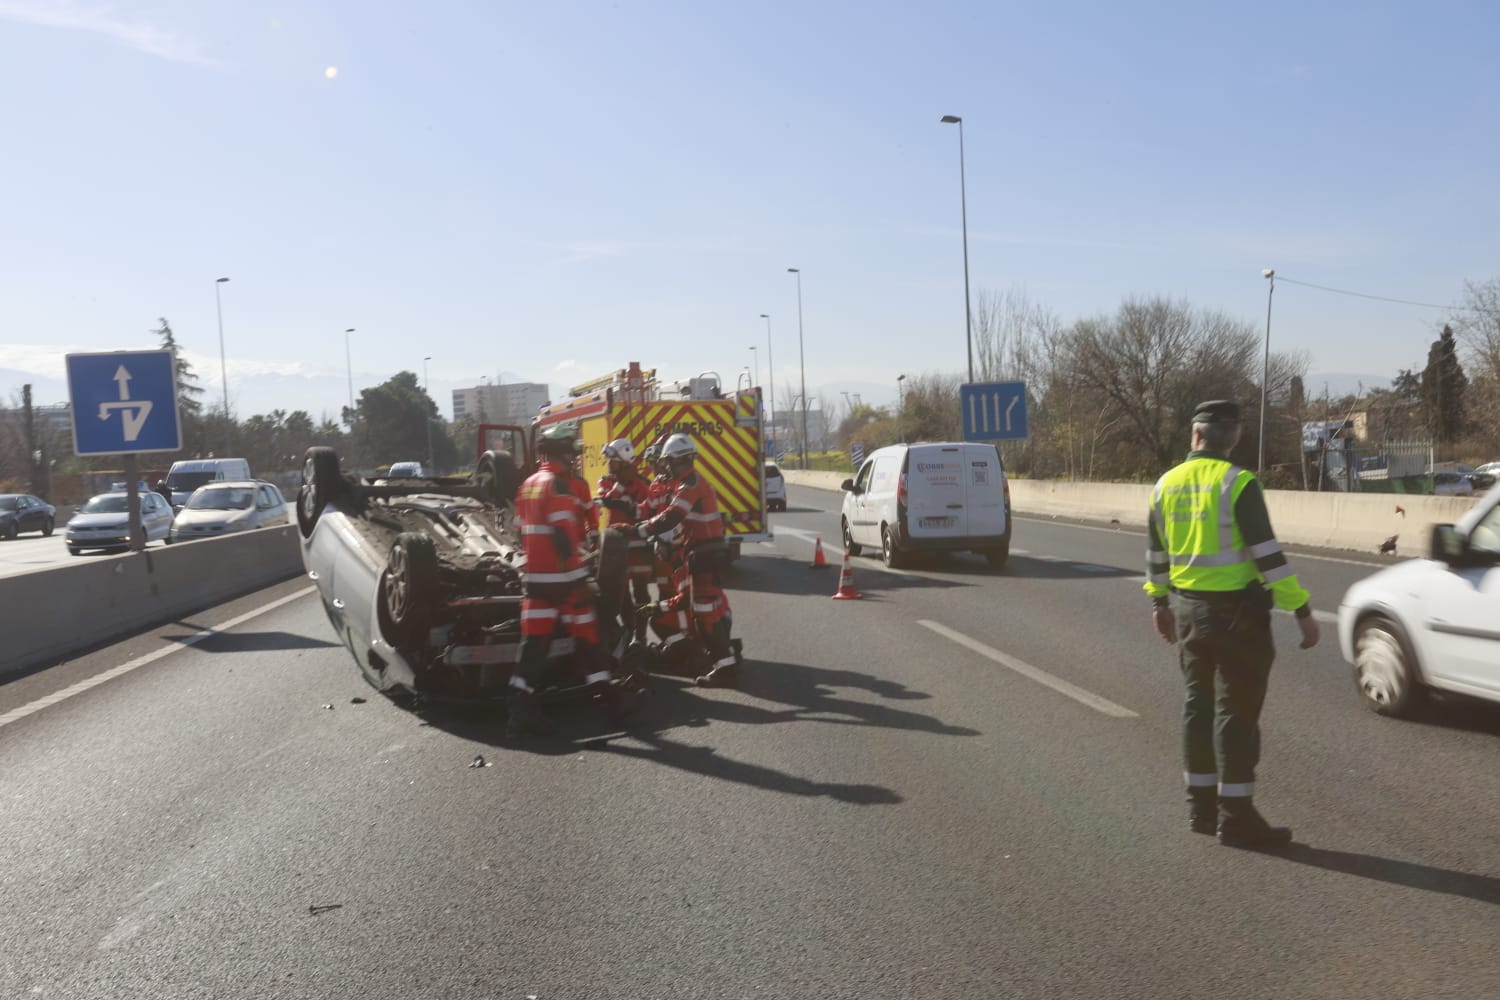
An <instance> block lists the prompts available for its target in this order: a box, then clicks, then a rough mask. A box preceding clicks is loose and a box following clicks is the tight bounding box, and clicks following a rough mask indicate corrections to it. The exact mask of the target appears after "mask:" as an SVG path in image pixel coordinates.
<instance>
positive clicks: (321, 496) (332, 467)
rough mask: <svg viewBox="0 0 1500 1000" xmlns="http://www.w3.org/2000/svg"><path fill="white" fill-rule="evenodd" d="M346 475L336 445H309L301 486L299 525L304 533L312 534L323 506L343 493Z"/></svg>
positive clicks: (299, 493)
mask: <svg viewBox="0 0 1500 1000" xmlns="http://www.w3.org/2000/svg"><path fill="white" fill-rule="evenodd" d="M343 486H344V476H343V471H342V470H341V469H340V468H339V456H338V453H337V452H335V451H334V450H333V449H332V448H324V447H317V448H309V449H307V456H306V457H305V458H304V459H303V460H302V485H301V487H300V488H298V490H297V527H298V528H299V529H300V530H301V531H302V537H303V538H307V537H309V536H311V535H312V533H313V528H314V527H316V526H317V523H318V518H319V517H321V516H322V514H323V508H324V507H325V506H327V505H328V504H330V503H332V502H334V501H335V500H337V499H338V498H339V496H340V495H342V493H343Z"/></svg>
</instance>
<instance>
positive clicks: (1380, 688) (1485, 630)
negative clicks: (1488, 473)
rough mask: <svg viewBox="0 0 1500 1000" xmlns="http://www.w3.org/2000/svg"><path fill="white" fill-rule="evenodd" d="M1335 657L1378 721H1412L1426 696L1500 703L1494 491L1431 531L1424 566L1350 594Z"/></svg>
mask: <svg viewBox="0 0 1500 1000" xmlns="http://www.w3.org/2000/svg"><path fill="white" fill-rule="evenodd" d="M1339 649H1340V651H1341V652H1342V653H1343V654H1344V659H1346V660H1348V661H1349V662H1350V663H1352V664H1353V665H1354V675H1355V679H1356V681H1358V683H1359V690H1360V692H1361V694H1362V695H1363V697H1364V701H1365V704H1366V705H1367V706H1368V707H1369V708H1371V709H1372V710H1373V711H1375V712H1378V713H1380V714H1381V715H1396V716H1402V715H1409V714H1410V713H1411V712H1412V711H1413V710H1414V709H1415V708H1416V707H1417V705H1418V704H1419V703H1420V702H1421V699H1422V695H1423V693H1424V691H1425V690H1426V689H1427V688H1435V689H1440V690H1444V691H1454V692H1457V693H1460V694H1466V695H1473V696H1476V697H1479V698H1484V699H1487V700H1489V701H1500V486H1495V487H1493V488H1492V489H1491V490H1490V491H1489V492H1488V493H1486V494H1485V495H1484V497H1483V498H1482V499H1480V500H1479V501H1478V502H1477V503H1476V504H1475V505H1474V506H1473V507H1472V508H1470V509H1469V511H1468V513H1466V514H1464V516H1463V517H1462V518H1460V519H1459V522H1458V524H1457V525H1451V524H1437V525H1433V529H1432V552H1431V558H1428V559H1411V560H1408V561H1406V562H1402V563H1397V564H1396V565H1394V566H1391V567H1388V568H1386V569H1383V570H1381V571H1380V572H1378V573H1375V574H1374V575H1373V576H1368V577H1366V578H1365V579H1363V580H1360V581H1359V582H1358V583H1356V584H1354V585H1353V586H1352V587H1350V588H1349V592H1348V593H1346V594H1345V595H1344V600H1343V602H1342V603H1341V604H1340V605H1339Z"/></svg>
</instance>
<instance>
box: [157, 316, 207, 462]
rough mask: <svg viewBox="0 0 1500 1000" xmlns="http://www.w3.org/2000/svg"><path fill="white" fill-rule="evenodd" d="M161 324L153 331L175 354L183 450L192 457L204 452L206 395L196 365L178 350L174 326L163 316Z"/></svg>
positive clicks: (174, 373) (173, 356) (178, 411)
mask: <svg viewBox="0 0 1500 1000" xmlns="http://www.w3.org/2000/svg"><path fill="white" fill-rule="evenodd" d="M157 322H158V323H160V324H161V325H160V326H158V327H156V329H154V330H152V331H151V332H152V333H154V334H155V335H156V336H157V337H158V338H159V339H160V340H161V346H162V348H163V349H165V350H168V351H171V352H172V358H173V361H172V368H173V378H174V379H175V381H176V384H177V414H178V417H179V418H180V419H181V421H182V447H183V450H184V451H186V452H188V453H189V454H197V453H199V452H200V451H202V450H203V402H202V400H201V399H199V397H200V396H202V395H203V387H202V386H201V385H199V384H198V376H197V375H195V374H194V373H193V366H192V364H191V363H189V361H188V359H187V358H185V357H183V356H182V352H181V351H180V350H178V348H177V337H176V335H175V334H173V332H172V324H171V323H169V322H167V318H166V317H165V316H162V317H160V318H159V319H158V320H157Z"/></svg>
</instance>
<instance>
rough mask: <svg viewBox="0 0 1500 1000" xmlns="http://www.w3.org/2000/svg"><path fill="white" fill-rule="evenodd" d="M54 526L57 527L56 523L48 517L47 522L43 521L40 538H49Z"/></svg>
mask: <svg viewBox="0 0 1500 1000" xmlns="http://www.w3.org/2000/svg"><path fill="white" fill-rule="evenodd" d="M56 526H57V522H56V521H54V520H53V519H52V518H50V517H49V518H47V520H45V521H43V522H42V537H43V538H48V537H51V535H52V529H53V528H55V527H56Z"/></svg>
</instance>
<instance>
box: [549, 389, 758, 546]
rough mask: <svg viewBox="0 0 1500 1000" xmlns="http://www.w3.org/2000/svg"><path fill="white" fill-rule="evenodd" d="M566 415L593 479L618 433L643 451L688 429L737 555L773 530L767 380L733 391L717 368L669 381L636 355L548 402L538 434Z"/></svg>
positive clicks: (600, 472)
mask: <svg viewBox="0 0 1500 1000" xmlns="http://www.w3.org/2000/svg"><path fill="white" fill-rule="evenodd" d="M747 381H748V380H747ZM564 421H575V422H576V423H577V425H578V432H579V435H580V438H581V440H582V443H583V477H584V479H586V480H588V482H589V483H591V484H592V483H596V482H598V481H599V478H600V477H601V476H603V475H604V474H605V473H606V472H607V471H608V463H607V462H606V461H605V459H604V456H603V449H604V446H605V445H606V444H607V443H609V442H610V441H613V440H615V439H616V438H625V439H626V440H628V441H629V442H630V443H631V444H632V445H634V446H635V452H636V454H637V455H639V454H641V453H642V452H643V451H644V450H645V449H646V446H647V445H649V444H652V443H653V442H659V441H662V440H665V438H666V437H667V436H668V435H669V434H686V435H687V436H688V437H690V438H692V439H693V443H694V444H696V445H697V446H698V459H697V462H696V463H695V465H694V467H695V468H696V469H697V471H698V475H700V476H702V477H703V478H704V479H706V480H707V481H708V483H709V485H711V486H712V487H713V488H714V492H715V493H716V494H718V498H719V509H720V511H721V512H722V513H723V515H724V536H725V538H726V540H727V541H728V542H729V547H730V556H731V558H738V556H739V553H740V545H741V543H743V542H760V541H766V540H768V539H769V538H770V537H771V532H770V523H769V521H768V520H767V519H766V478H765V476H766V463H765V426H764V423H763V421H762V409H761V392H760V389H759V388H757V387H754V386H751V387H749V388H744V389H742V388H739V387H738V386H736V387H735V389H734V390H732V391H725V390H724V388H723V386H722V384H721V382H720V380H719V376H718V375H717V374H715V373H714V372H704V373H702V374H700V375H697V376H695V377H693V378H689V379H684V380H682V381H672V382H668V381H663V380H661V379H658V377H657V374H656V370H655V369H650V370H645V371H643V370H642V369H641V366H640V363H639V362H636V361H632V362H630V365H629V367H627V368H622V369H620V370H618V371H614V372H610V373H609V374H607V375H603V376H600V377H599V378H596V379H591V380H589V381H587V382H583V383H581V384H579V385H575V386H573V387H572V388H570V389H569V390H568V398H567V399H566V400H564V401H562V402H559V403H553V404H551V405H548V406H546V407H543V408H542V410H541V411H540V412H539V413H538V415H537V417H536V420H535V422H534V423H533V424H532V428H531V439H532V441H533V442H534V441H535V440H536V435H537V434H538V433H540V431H541V430H542V429H543V428H545V427H547V426H549V425H551V424H555V423H561V422H564ZM533 454H534V452H533ZM642 472H643V474H645V475H647V476H649V475H650V471H649V470H644V469H643V470H642Z"/></svg>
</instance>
